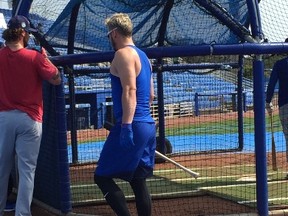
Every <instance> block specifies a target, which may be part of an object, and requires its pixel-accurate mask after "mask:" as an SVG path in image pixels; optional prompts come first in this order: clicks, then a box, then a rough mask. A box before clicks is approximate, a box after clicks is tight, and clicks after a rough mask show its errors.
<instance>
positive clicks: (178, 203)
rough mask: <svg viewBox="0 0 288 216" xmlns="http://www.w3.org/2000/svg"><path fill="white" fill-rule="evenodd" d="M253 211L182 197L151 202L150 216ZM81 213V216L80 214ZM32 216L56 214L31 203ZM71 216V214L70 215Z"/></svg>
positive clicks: (99, 209) (102, 210) (107, 214)
mask: <svg viewBox="0 0 288 216" xmlns="http://www.w3.org/2000/svg"><path fill="white" fill-rule="evenodd" d="M128 205H129V209H130V210H131V216H136V215H137V213H136V208H135V204H134V203H128ZM73 212H74V213H76V215H82V214H89V215H101V216H114V215H115V214H113V212H112V210H111V209H110V207H109V206H107V205H94V206H91V205H90V206H84V207H75V208H73ZM77 212H78V214H77ZM252 212H255V210H253V209H250V208H249V207H246V206H243V205H239V204H236V203H234V202H231V201H227V200H224V199H221V198H218V197H214V196H208V195H207V196H199V197H188V198H187V197H186V198H185V197H184V198H177V199H165V200H153V209H152V216H159V215H165V216H205V215H220V214H221V215H223V214H240V213H252ZM80 213H81V214H80ZM32 215H33V216H56V215H59V214H58V213H57V212H52V211H48V210H46V209H44V208H43V207H40V206H39V205H37V204H35V203H33V205H32ZM71 215H73V214H71ZM4 216H14V212H9V213H5V214H4Z"/></svg>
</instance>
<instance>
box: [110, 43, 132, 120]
mask: <svg viewBox="0 0 288 216" xmlns="http://www.w3.org/2000/svg"><path fill="white" fill-rule="evenodd" d="M134 55H135V54H134V53H133V51H132V50H131V48H124V49H121V50H118V51H117V52H116V53H115V58H114V60H115V61H114V63H115V68H117V74H118V76H119V78H120V80H121V85H122V98H121V99H122V110H123V116H122V123H124V124H125V123H126V124H127V123H132V121H133V117H134V113H135V109H136V89H137V88H136V71H135V60H134V57H133V56H134Z"/></svg>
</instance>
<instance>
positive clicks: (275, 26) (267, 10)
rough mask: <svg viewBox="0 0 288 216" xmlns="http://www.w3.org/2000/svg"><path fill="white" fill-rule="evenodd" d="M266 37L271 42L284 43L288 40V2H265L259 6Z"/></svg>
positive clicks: (271, 0) (277, 0)
mask: <svg viewBox="0 0 288 216" xmlns="http://www.w3.org/2000/svg"><path fill="white" fill-rule="evenodd" d="M259 8H260V15H261V22H262V28H263V33H264V37H265V38H266V39H268V41H269V42H284V41H285V39H286V38H288V30H287V28H286V27H285V26H287V22H288V15H287V8H288V2H287V1H281V0H275V1H274V0H263V1H261V2H260V4H259Z"/></svg>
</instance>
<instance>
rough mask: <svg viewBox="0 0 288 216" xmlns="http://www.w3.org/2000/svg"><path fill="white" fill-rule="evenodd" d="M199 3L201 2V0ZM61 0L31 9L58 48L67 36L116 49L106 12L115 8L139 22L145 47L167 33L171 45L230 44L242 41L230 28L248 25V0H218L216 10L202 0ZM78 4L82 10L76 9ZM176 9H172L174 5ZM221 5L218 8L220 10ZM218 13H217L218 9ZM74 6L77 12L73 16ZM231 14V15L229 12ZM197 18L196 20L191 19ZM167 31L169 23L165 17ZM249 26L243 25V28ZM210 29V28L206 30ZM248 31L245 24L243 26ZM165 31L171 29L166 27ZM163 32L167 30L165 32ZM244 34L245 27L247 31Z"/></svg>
mask: <svg viewBox="0 0 288 216" xmlns="http://www.w3.org/2000/svg"><path fill="white" fill-rule="evenodd" d="M197 2H198V1H197ZM197 2H196V1H190V0H178V1H174V4H173V3H172V1H171V2H169V1H163V0H162V1H147V0H145V1H128V0H127V1H123V0H122V1H120V0H119V1H114V0H113V1H111V0H109V1H94V0H89V1H87V0H86V1H70V2H69V4H67V3H68V1H63V0H62V1H61V0H60V1H59V0H46V1H42V0H35V1H33V4H32V7H31V10H30V13H31V15H30V16H31V17H30V18H31V20H32V23H34V25H38V24H39V23H40V25H41V26H42V30H43V33H44V35H45V38H46V39H47V41H48V42H49V44H50V45H52V46H53V47H64V48H67V46H68V42H67V39H68V38H69V36H70V37H73V38H74V41H73V42H74V47H73V48H74V49H76V50H75V51H77V50H94V51H107V50H111V47H110V44H109V41H108V40H107V37H106V33H107V29H106V27H105V25H104V20H105V18H106V17H108V16H110V15H111V14H113V13H115V12H125V13H128V14H129V15H130V17H131V19H132V21H133V24H134V40H135V43H136V45H138V46H140V47H151V46H155V45H157V43H158V41H159V37H160V36H161V37H162V36H163V37H164V41H163V43H164V44H167V45H194V44H211V43H218V44H231V43H238V42H239V40H240V39H239V38H240V37H241V36H240V35H237V33H235V32H232V31H231V30H230V29H229V27H231V26H234V27H239V26H242V25H246V24H247V6H246V1H245V0H241V1H223V0H222V1H217V2H215V3H214V4H211V3H209V1H208V5H212V6H213V7H214V8H213V7H212V9H211V8H210V9H209V8H208V9H207V8H206V7H205V6H203V5H202V3H201V1H199V2H198V3H197ZM78 4H79V10H75V8H77V7H76V6H77V5H78ZM170 8H171V10H169V9H170ZM215 8H217V10H216V9H215ZM210 10H212V12H215V10H216V12H215V13H216V14H213V13H212V12H211V11H210ZM72 11H73V12H75V13H73V16H72V18H71V14H72ZM226 13H227V15H226ZM224 15H225V16H226V17H229V18H230V21H229V22H227V23H223V21H219V20H218V19H217V17H219V16H224ZM190 17H193V19H190ZM73 18H76V28H75V32H76V34H75V36H73V35H71V32H73V31H70V32H69V24H70V20H72V19H73ZM165 20H167V25H166V28H165V29H167V30H165V29H163V26H164V27H165V24H166V21H165ZM242 28H244V27H242ZM70 30H71V29H70ZM207 30H209V31H207ZM242 30H243V29H242ZM165 31H166V32H165ZM163 33H164V35H162V34H163ZM242 33H243V34H244V33H245V30H243V32H242Z"/></svg>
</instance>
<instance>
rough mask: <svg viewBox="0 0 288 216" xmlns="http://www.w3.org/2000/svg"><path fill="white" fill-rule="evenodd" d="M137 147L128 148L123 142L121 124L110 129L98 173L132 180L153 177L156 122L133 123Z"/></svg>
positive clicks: (98, 165)
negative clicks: (120, 141) (120, 142)
mask: <svg viewBox="0 0 288 216" xmlns="http://www.w3.org/2000/svg"><path fill="white" fill-rule="evenodd" d="M132 127H133V139H134V143H135V146H134V147H133V148H132V149H129V150H126V149H124V148H122V147H121V146H120V144H119V140H120V132H121V125H120V124H119V123H117V124H116V125H115V126H114V127H113V128H112V129H111V131H110V133H109V135H108V137H107V140H106V142H105V144H104V146H103V149H102V152H101V154H100V158H99V160H98V163H97V167H96V170H95V175H99V176H104V177H110V178H120V179H123V180H126V181H131V180H132V179H134V178H147V177H150V176H152V174H153V168H154V160H155V149H156V128H155V123H146V122H133V126H132Z"/></svg>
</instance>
